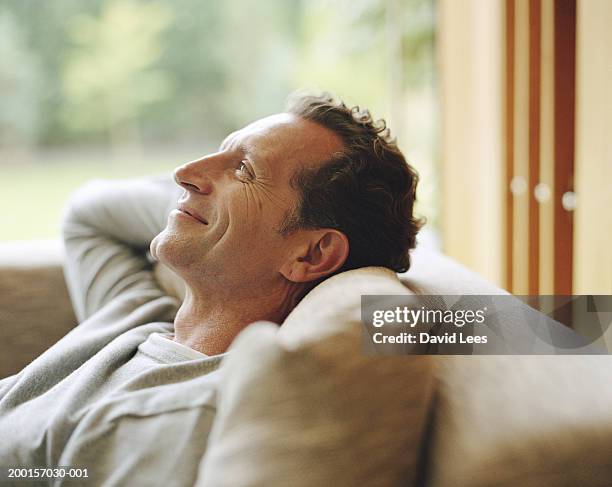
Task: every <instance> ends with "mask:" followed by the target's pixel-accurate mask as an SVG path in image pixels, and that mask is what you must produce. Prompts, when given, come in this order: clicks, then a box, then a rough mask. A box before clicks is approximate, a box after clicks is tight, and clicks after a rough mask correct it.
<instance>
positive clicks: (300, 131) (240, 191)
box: [151, 113, 342, 286]
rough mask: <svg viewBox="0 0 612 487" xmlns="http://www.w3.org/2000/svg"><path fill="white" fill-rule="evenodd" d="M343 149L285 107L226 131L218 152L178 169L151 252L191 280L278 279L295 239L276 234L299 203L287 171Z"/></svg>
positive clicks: (330, 136)
mask: <svg viewBox="0 0 612 487" xmlns="http://www.w3.org/2000/svg"><path fill="white" fill-rule="evenodd" d="M341 150H342V142H341V140H340V139H339V137H338V136H336V135H335V134H334V133H333V132H331V131H330V130H328V129H326V128H324V127H321V126H319V125H317V124H315V123H313V122H310V121H307V120H303V119H301V118H299V117H296V116H294V115H291V114H286V113H282V114H278V115H273V116H270V117H267V118H264V119H261V120H258V121H257V122H254V123H252V124H251V125H248V126H247V127H245V128H243V129H241V130H239V131H237V132H234V133H232V134H230V135H229V136H228V137H227V138H226V139H225V140H224V141H223V143H222V144H221V147H220V148H219V151H218V152H216V153H214V154H210V155H208V156H205V157H203V158H201V159H198V160H195V161H192V162H189V163H186V164H184V165H182V166H180V167H178V168H177V169H176V170H175V180H176V182H177V183H178V184H180V185H181V186H182V187H183V188H184V189H185V192H184V193H183V195H182V196H181V198H180V199H179V201H178V205H177V206H178V209H176V210H173V211H172V213H171V214H170V216H169V217H168V224H167V227H166V229H165V230H164V231H163V232H162V233H160V234H159V235H158V236H157V237H156V238H155V239H154V240H153V242H152V243H151V251H152V253H153V255H154V256H156V257H157V258H159V260H161V261H162V262H164V263H166V264H167V265H168V266H169V267H171V268H172V269H174V270H175V271H176V272H177V273H178V274H179V275H180V276H181V277H183V278H184V279H185V280H186V282H187V284H188V285H195V284H197V283H198V282H202V281H201V279H202V278H203V277H206V278H207V280H209V283H212V282H216V283H225V284H232V283H234V284H237V283H244V282H249V283H250V285H256V286H260V285H261V286H265V285H266V283H268V281H271V280H274V279H278V278H279V275H278V271H279V269H280V267H281V266H282V265H283V262H285V261H286V259H287V258H288V257H289V256H290V254H291V250H292V245H294V240H293V239H292V238H291V237H289V238H285V237H283V236H282V235H280V234H279V232H278V229H279V227H280V226H281V224H282V222H283V221H284V219H285V217H286V215H287V214H288V212H289V211H291V210H292V209H293V208H295V207H296V206H297V204H298V201H299V195H298V192H297V191H296V190H295V189H294V188H293V187H292V186H291V184H290V180H291V177H292V176H293V175H294V173H295V172H296V170H298V169H300V168H302V167H313V166H316V165H318V164H321V163H323V162H324V161H326V160H328V159H329V158H330V156H331V155H332V154H333V153H335V152H338V151H341Z"/></svg>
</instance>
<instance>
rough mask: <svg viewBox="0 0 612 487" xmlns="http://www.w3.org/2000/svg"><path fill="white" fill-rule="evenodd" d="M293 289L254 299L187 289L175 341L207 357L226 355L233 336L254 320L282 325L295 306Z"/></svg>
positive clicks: (295, 294) (253, 296)
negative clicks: (214, 294) (224, 353)
mask: <svg viewBox="0 0 612 487" xmlns="http://www.w3.org/2000/svg"><path fill="white" fill-rule="evenodd" d="M297 291H298V290H297V289H295V288H293V287H286V288H284V289H279V290H278V291H276V292H274V293H269V294H266V295H260V296H257V295H255V294H249V295H246V296H242V297H240V296H238V295H232V296H231V297H230V296H213V295H211V294H210V293H208V292H201V291H200V292H198V291H194V290H192V289H190V288H189V287H188V288H187V291H186V295H185V300H184V301H183V304H182V305H181V307H180V309H179V311H178V313H177V315H176V318H175V319H174V331H175V337H174V339H175V341H177V342H179V343H181V344H183V345H187V346H188V347H190V348H193V349H194V350H198V351H200V352H202V353H204V354H206V355H218V354H220V353H223V352H225V351H226V350H227V349H228V347H229V346H230V344H231V343H232V341H233V340H234V338H235V337H236V335H238V333H240V331H242V330H243V329H244V328H245V327H246V326H247V325H249V324H250V323H253V322H254V321H259V320H267V321H272V322H274V323H278V324H281V323H282V322H283V320H284V319H285V318H286V316H287V315H288V314H289V312H290V311H291V309H293V307H294V306H295V304H296V298H295V297H296V296H297V295H298V294H299V293H298V292H297Z"/></svg>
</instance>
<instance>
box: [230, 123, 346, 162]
mask: <svg viewBox="0 0 612 487" xmlns="http://www.w3.org/2000/svg"><path fill="white" fill-rule="evenodd" d="M235 146H251V148H254V149H258V150H261V151H265V152H266V153H267V154H268V155H271V156H273V155H274V154H277V155H279V156H283V157H285V158H296V157H298V156H299V159H301V160H302V162H305V163H307V162H314V161H319V160H327V159H328V158H329V157H330V156H331V155H332V154H333V153H334V152H339V151H341V150H342V149H343V144H342V141H341V140H340V137H338V136H337V135H336V134H335V133H334V132H332V131H331V130H329V129H327V128H325V127H322V126H320V125H318V124H316V123H314V122H310V121H308V120H304V119H302V118H300V117H298V116H296V115H293V114H291V113H277V114H275V115H270V116H268V117H265V118H262V119H259V120H257V121H255V122H253V123H251V124H249V125H247V126H246V127H244V128H242V129H240V130H237V131H236V132H233V133H231V134H230V135H228V136H227V137H226V138H225V140H224V141H223V143H222V144H221V148H222V149H228V148H231V147H235Z"/></svg>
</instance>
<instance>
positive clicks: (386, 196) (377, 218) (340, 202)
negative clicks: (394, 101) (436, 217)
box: [281, 93, 422, 272]
mask: <svg viewBox="0 0 612 487" xmlns="http://www.w3.org/2000/svg"><path fill="white" fill-rule="evenodd" d="M287 111H288V112H289V113H292V114H294V115H297V116H299V117H301V118H303V119H306V120H311V121H313V122H315V123H318V124H319V125H321V126H323V127H326V128H328V129H330V130H332V131H333V132H334V133H336V134H337V135H338V136H340V138H341V139H342V141H343V143H344V150H343V151H342V152H341V153H339V154H335V155H334V156H332V158H331V159H330V160H329V161H327V162H325V163H324V164H322V165H319V166H317V167H315V168H302V169H301V170H298V171H297V173H296V174H295V175H294V176H293V179H292V181H291V184H292V185H293V186H294V187H295V188H296V189H297V190H298V191H299V194H300V202H299V204H298V207H297V208H296V209H295V210H294V211H293V214H290V215H288V218H287V219H286V221H285V223H284V225H283V226H282V228H281V232H282V233H283V234H285V235H286V234H288V233H290V232H292V231H294V230H297V229H313V228H334V229H336V230H339V231H341V232H342V233H344V234H345V235H346V237H347V238H348V241H349V247H350V249H349V255H348V258H347V260H346V262H345V263H344V265H343V266H342V268H341V269H339V271H338V272H342V271H347V270H350V269H356V268H358V267H365V266H383V267H387V268H389V269H393V270H394V271H396V272H405V271H407V270H408V268H409V267H410V255H409V251H410V249H412V248H414V247H415V245H416V234H417V232H418V231H419V228H420V227H421V225H422V221H421V220H419V219H417V218H415V217H414V215H413V208H414V202H415V198H416V186H417V182H418V175H417V173H416V171H415V170H414V169H413V168H412V167H411V166H410V165H409V164H408V163H407V162H406V159H405V158H404V156H403V154H402V153H401V151H400V150H399V149H398V147H397V145H396V143H395V141H394V140H392V139H391V136H390V132H389V130H388V129H387V127H386V123H385V121H384V120H378V121H376V122H375V121H374V120H373V119H372V117H371V115H370V113H369V111H368V110H367V109H364V110H360V109H359V107H353V108H348V107H347V106H346V105H345V104H344V103H343V102H342V101H338V100H336V99H335V98H334V97H333V96H331V95H330V94H327V93H325V94H323V95H320V96H315V95H294V96H292V97H291V98H290V99H289V101H288V104H287Z"/></svg>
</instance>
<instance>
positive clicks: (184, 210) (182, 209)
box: [177, 204, 208, 225]
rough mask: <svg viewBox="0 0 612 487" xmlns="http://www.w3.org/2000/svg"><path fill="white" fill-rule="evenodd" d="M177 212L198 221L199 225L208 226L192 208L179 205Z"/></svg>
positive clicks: (204, 219)
mask: <svg viewBox="0 0 612 487" xmlns="http://www.w3.org/2000/svg"><path fill="white" fill-rule="evenodd" d="M177 210H179V211H180V212H181V213H185V214H186V215H189V216H190V217H191V218H193V219H195V220H197V221H199V222H200V223H203V224H204V225H208V221H207V220H206V218H204V217H203V216H201V215H200V214H199V213H198V212H196V211H195V210H194V209H193V208H190V207H188V206H186V205H184V204H180V205H179V207H178V208H177Z"/></svg>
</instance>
